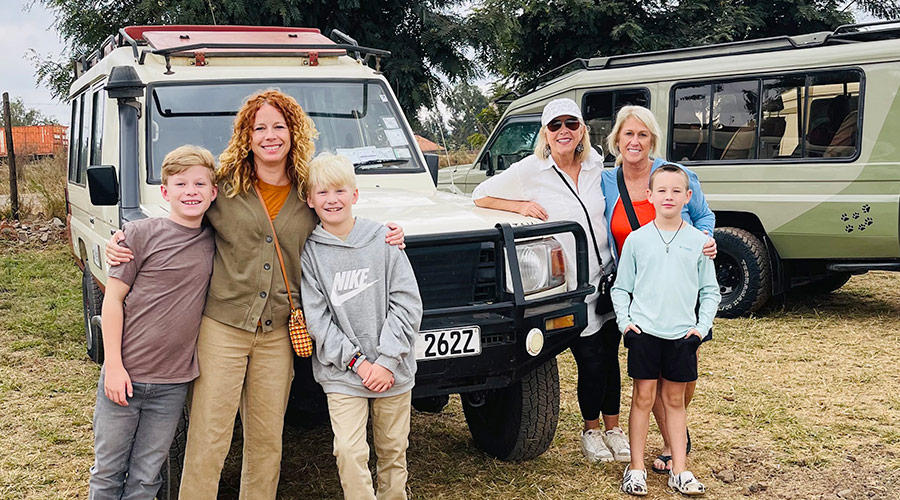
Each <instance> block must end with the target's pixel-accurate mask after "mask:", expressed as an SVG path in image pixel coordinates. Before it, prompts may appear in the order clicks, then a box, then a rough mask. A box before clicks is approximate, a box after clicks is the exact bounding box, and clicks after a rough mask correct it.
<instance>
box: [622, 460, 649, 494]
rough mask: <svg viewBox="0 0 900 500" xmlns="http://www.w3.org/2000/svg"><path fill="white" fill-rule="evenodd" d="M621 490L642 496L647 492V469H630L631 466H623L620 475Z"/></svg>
mask: <svg viewBox="0 0 900 500" xmlns="http://www.w3.org/2000/svg"><path fill="white" fill-rule="evenodd" d="M622 491H624V492H625V493H628V494H629V495H636V496H639V497H642V496H644V495H646V494H647V471H645V470H632V469H631V466H630V465H628V466H626V467H625V474H623V475H622Z"/></svg>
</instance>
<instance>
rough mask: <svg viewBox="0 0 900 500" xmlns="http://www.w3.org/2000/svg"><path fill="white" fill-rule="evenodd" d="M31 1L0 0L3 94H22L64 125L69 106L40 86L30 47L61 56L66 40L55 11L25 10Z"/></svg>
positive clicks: (29, 103)
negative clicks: (56, 22)
mask: <svg viewBox="0 0 900 500" xmlns="http://www.w3.org/2000/svg"><path fill="white" fill-rule="evenodd" d="M28 3H30V0H0V47H3V50H0V68H3V69H2V71H0V93H2V92H9V98H10V99H14V98H16V97H21V98H22V100H23V101H24V102H25V105H26V106H27V107H29V108H35V109H38V110H40V111H41V112H42V113H44V114H45V115H48V116H52V117H55V118H56V119H57V120H59V122H60V123H62V124H64V125H68V124H69V111H68V107H67V106H66V105H64V104H62V103H60V102H59V101H57V100H55V99H53V98H52V97H50V92H49V91H48V90H47V89H46V88H44V87H38V84H37V82H36V79H35V76H34V66H33V65H32V63H31V61H30V60H29V59H28V58H27V55H26V53H27V52H28V49H34V50H35V51H37V52H38V53H39V54H41V55H43V56H46V55H52V56H53V57H54V58H58V57H59V54H60V53H61V52H62V50H63V47H64V45H63V42H62V41H61V40H60V38H59V35H58V34H57V33H56V30H55V29H54V28H53V26H52V25H53V14H52V13H50V12H49V11H47V10H46V9H44V8H43V7H42V6H40V5H33V6H32V7H31V9H30V10H29V11H27V12H26V11H24V10H23V9H24V8H25V6H26V5H27V4H28Z"/></svg>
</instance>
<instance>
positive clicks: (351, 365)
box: [347, 351, 363, 370]
mask: <svg viewBox="0 0 900 500" xmlns="http://www.w3.org/2000/svg"><path fill="white" fill-rule="evenodd" d="M362 355H363V354H362V353H361V352H359V351H357V352H356V354H354V355H353V359H351V360H350V364H349V365H347V368H348V369H350V370H352V369H353V365H355V364H356V362H357V361H358V360H359V358H361V357H362Z"/></svg>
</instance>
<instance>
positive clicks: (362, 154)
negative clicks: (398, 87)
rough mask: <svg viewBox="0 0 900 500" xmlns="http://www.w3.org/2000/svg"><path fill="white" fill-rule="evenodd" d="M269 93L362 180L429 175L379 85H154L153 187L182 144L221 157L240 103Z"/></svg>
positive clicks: (151, 93) (321, 146) (150, 126)
mask: <svg viewBox="0 0 900 500" xmlns="http://www.w3.org/2000/svg"><path fill="white" fill-rule="evenodd" d="M265 88H277V89H278V90H280V91H282V92H284V93H286V94H288V95H290V96H292V97H294V98H295V99H297V102H298V103H299V104H300V106H301V107H302V108H303V110H304V111H305V112H306V114H307V115H309V117H310V118H312V121H313V122H314V123H315V126H316V130H317V131H318V132H319V137H318V138H317V139H316V141H315V145H316V152H317V153H319V152H323V151H329V152H332V153H337V154H343V155H345V156H347V157H348V158H350V159H351V161H353V162H354V163H356V164H357V165H359V167H360V168H358V169H357V173H360V174H378V173H387V172H390V173H404V172H423V171H424V170H425V167H424V166H423V165H420V162H419V155H418V154H413V152H414V151H415V149H414V147H413V146H412V144H413V140H412V137H411V136H410V135H409V134H408V133H407V129H406V128H404V126H403V124H404V121H403V118H402V115H400V113H399V109H398V108H397V107H396V106H395V105H394V104H393V100H391V99H390V98H389V90H387V88H385V87H384V85H383V84H382V83H381V82H380V81H377V80H373V81H363V80H357V81H346V80H344V81H326V80H323V81H310V80H304V81H302V82H298V81H293V82H278V83H273V82H267V83H244V82H239V83H238V82H235V83H226V82H218V83H209V84H176V85H154V86H151V88H150V91H149V93H148V95H149V96H150V98H149V99H148V108H149V117H150V119H149V122H148V127H147V134H148V141H147V144H148V148H147V149H148V154H149V158H148V162H147V164H148V165H150V171H149V172H148V179H149V181H150V182H154V183H158V182H160V169H161V166H162V160H163V157H165V155H166V154H167V153H168V152H169V151H171V150H173V149H175V148H176V147H178V146H181V145H182V144H196V145H199V146H203V147H205V148H207V149H209V150H210V151H211V152H212V154H213V156H218V155H219V154H220V153H221V152H222V151H223V150H224V149H225V147H226V146H227V145H228V141H229V139H230V138H231V134H232V130H233V125H234V118H235V115H236V114H237V110H238V108H239V107H240V106H241V103H242V102H243V101H244V100H245V99H246V98H247V96H249V95H251V94H253V93H255V92H257V91H259V90H263V89H265Z"/></svg>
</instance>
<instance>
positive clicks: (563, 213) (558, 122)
mask: <svg viewBox="0 0 900 500" xmlns="http://www.w3.org/2000/svg"><path fill="white" fill-rule="evenodd" d="M602 170H603V157H602V155H601V154H600V153H598V152H597V151H595V150H594V149H593V148H592V147H591V143H590V139H589V134H588V133H587V126H586V125H585V124H584V119H583V118H582V115H581V109H580V108H579V107H578V104H576V103H575V101H573V100H571V99H554V100H552V101H550V102H549V103H547V105H546V106H544V110H543V113H542V114H541V129H540V131H539V132H538V138H537V143H536V145H535V149H534V154H532V155H530V156H528V157H526V158H524V159H523V160H521V161H519V162H516V163H514V164H513V165H511V166H510V167H509V168H507V169H506V170H504V171H503V172H501V173H499V174H497V175H495V176H493V177H490V178H488V180H486V181H485V182H483V183H481V184H480V185H479V186H478V187H477V188H475V191H474V192H473V193H472V199H473V200H474V201H475V204H476V205H477V206H479V207H485V208H494V209H499V210H506V211H509V212H516V213H520V214H522V215H527V216H530V217H536V218H538V219H541V220H551V221H555V220H571V221H575V222H578V223H579V224H580V225H581V226H582V228H584V231H585V234H586V235H587V236H588V264H589V265H588V268H589V277H590V282H591V283H594V284H596V283H599V282H600V280H601V278H602V276H604V275H606V274H608V273H611V272H612V271H613V269H614V267H615V264H614V262H613V257H612V253H611V252H610V249H609V242H608V241H607V234H608V233H607V223H606V217H605V214H604V211H605V209H606V203H605V201H604V198H603V194H602V190H601V186H600V174H601V171H602ZM556 238H557V240H559V242H560V243H561V244H562V246H563V249H564V251H565V254H566V260H567V261H568V262H575V240H574V238H573V237H572V236H571V235H567V234H563V235H556ZM566 273H567V275H568V276H567V281H568V282H569V283H575V279H574V278H575V267H574V266H567V267H566ZM598 296H599V294H598V292H594V293H593V294H592V295H590V296H588V298H587V299H586V302H587V306H588V324H587V327H586V328H585V329H584V331H583V332H582V333H581V337H580V338H579V339H578V340H577V341H576V342H575V343H574V344H573V345H572V354H573V355H574V356H575V362H576V364H577V365H578V405H579V407H580V409H581V415H582V418H583V419H584V428H583V430H582V433H581V449H582V452H583V453H584V456H585V457H586V458H587V459H588V460H589V461H591V462H597V461H601V462H608V461H612V460H618V461H621V462H629V461H630V460H631V449H630V448H629V446H628V437H627V436H626V435H625V433H624V432H623V431H622V428H621V427H620V426H619V403H620V398H621V378H620V374H619V357H618V350H619V340H620V338H621V333H620V332H619V329H618V327H617V326H616V322H615V321H614V320H615V314H614V313H613V312H612V309H611V307H610V308H609V310H608V311H607V310H606V309H605V307H601V308H600V309H601V310H600V311H598V310H597V300H598ZM601 416H602V418H603V425H604V427H605V431H604V429H602V428H601V425H600V418H601Z"/></svg>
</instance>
